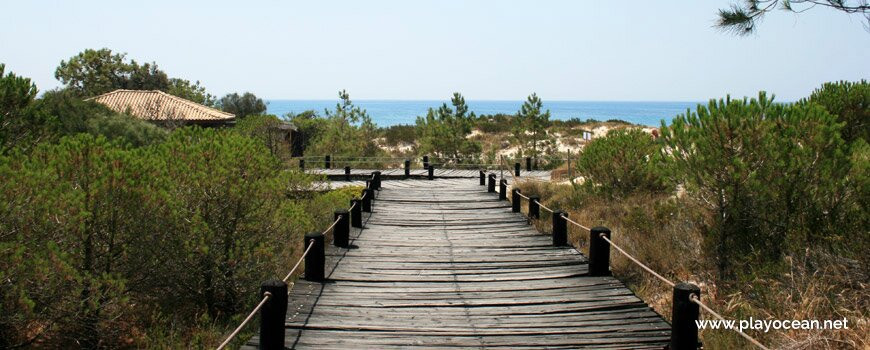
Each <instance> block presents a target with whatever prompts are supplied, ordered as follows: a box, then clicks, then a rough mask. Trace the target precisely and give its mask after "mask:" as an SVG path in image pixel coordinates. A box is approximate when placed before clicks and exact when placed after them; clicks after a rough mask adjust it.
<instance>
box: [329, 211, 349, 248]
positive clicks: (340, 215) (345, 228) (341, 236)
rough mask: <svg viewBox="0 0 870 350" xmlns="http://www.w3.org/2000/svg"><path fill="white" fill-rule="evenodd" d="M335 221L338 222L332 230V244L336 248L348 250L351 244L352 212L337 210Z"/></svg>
mask: <svg viewBox="0 0 870 350" xmlns="http://www.w3.org/2000/svg"><path fill="white" fill-rule="evenodd" d="M333 220H338V222H337V223H336V224H335V228H334V229H333V230H332V244H333V245H334V246H336V247H342V248H347V245H348V243H350V212H348V211H347V210H344V209H341V210H336V211H335V215H334V216H333Z"/></svg>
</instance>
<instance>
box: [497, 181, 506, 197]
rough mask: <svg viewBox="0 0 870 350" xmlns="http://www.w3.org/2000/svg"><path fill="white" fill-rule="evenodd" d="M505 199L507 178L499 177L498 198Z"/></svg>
mask: <svg viewBox="0 0 870 350" xmlns="http://www.w3.org/2000/svg"><path fill="white" fill-rule="evenodd" d="M505 199H507V179H501V181H499V184H498V200H501V201H503V200H505Z"/></svg>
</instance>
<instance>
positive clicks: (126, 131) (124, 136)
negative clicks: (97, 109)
mask: <svg viewBox="0 0 870 350" xmlns="http://www.w3.org/2000/svg"><path fill="white" fill-rule="evenodd" d="M87 130H88V132H89V133H90V134H92V135H98V136H103V137H105V138H107V139H109V140H110V141H118V142H121V143H127V144H129V145H131V146H134V147H141V146H147V145H151V144H157V143H160V142H162V141H163V140H164V139H166V135H167V132H166V130H165V129H162V128H160V127H158V126H156V125H154V124H151V123H149V122H146V121H143V120H139V119H136V118H134V117H130V116H127V115H123V114H112V115H97V116H94V117H92V118H90V119H88V121H87Z"/></svg>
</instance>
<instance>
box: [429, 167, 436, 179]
mask: <svg viewBox="0 0 870 350" xmlns="http://www.w3.org/2000/svg"><path fill="white" fill-rule="evenodd" d="M428 170H429V180H435V167H434V166H431V165H429V168H428Z"/></svg>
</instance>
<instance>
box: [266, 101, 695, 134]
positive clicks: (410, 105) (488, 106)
mask: <svg viewBox="0 0 870 350" xmlns="http://www.w3.org/2000/svg"><path fill="white" fill-rule="evenodd" d="M353 102H354V104H355V105H357V106H359V107H361V108H363V109H365V110H366V111H367V112H368V114H369V116H371V117H372V120H373V121H374V122H375V124H377V125H378V126H382V127H385V126H392V125H397V124H414V121H415V120H416V118H417V116H425V115H426V111H427V110H428V109H429V108H437V107H439V106H441V104H442V103H444V102H445V101H435V100H431V101H406V100H354V101H353ZM446 102H448V104H449V101H446ZM267 103H268V113H270V114H275V115H278V116H282V115H285V114H287V113H289V112H293V113H299V112H304V111H306V110H314V111H317V113H318V114H319V115H323V110H324V109H329V110H333V109H335V104H336V103H337V101H336V100H269V101H267ZM467 103H468V106H469V109H471V110H472V111H474V113H476V114H478V115H481V114H496V113H505V114H514V113H516V112H517V111H518V110H519V109H520V106H522V104H523V101H467ZM697 104H698V102H595V101H550V102H547V101H544V109H549V110H550V119H558V120H567V119H571V118H579V119H581V120H586V119H596V120H601V121H605V120H608V119H621V120H624V121H627V122H630V123H634V124H640V125H647V126H661V121H662V120H665V121H666V123H668V124H670V121H671V119H673V118H674V117H675V116H676V115H678V114H682V113H685V112H686V109H692V110H694V109H695V106H696V105H697Z"/></svg>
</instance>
